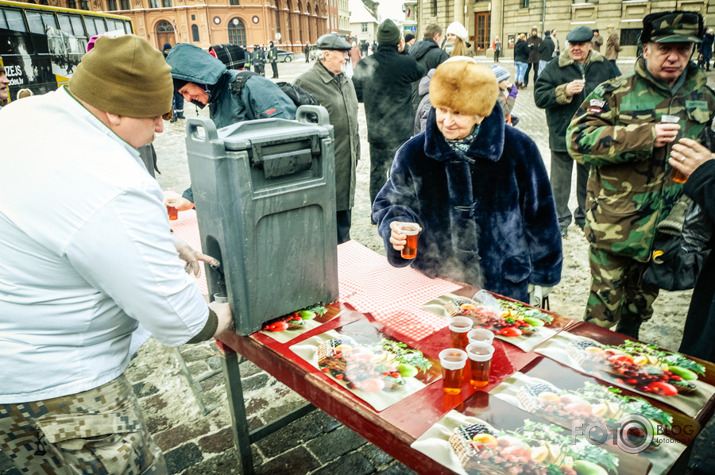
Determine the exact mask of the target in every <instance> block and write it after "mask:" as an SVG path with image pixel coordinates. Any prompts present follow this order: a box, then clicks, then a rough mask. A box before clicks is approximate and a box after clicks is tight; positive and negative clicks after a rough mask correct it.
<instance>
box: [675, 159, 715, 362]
mask: <svg viewBox="0 0 715 475" xmlns="http://www.w3.org/2000/svg"><path fill="white" fill-rule="evenodd" d="M683 192H684V193H685V194H686V195H688V196H689V197H690V198H691V199H692V200H693V201H694V202H696V203H697V204H699V205H700V206H701V207H702V209H703V210H704V211H705V214H706V215H707V216H708V218H709V219H710V223H715V160H709V161H707V162H705V163H703V164H702V165H700V166H699V167H698V168H697V170H695V171H694V172H693V174H692V175H690V178H689V179H688V181H687V182H686V183H685V186H684V188H683ZM712 232H713V236H715V229H713V231H712ZM711 244H712V240H711ZM714 334H715V252H710V256H708V259H707V261H705V267H703V270H702V271H701V272H700V277H699V278H698V283H697V284H696V285H695V290H694V291H693V297H692V300H691V301H690V310H689V311H688V318H687V320H686V321H685V331H684V332H683V342H682V343H681V344H680V351H681V352H683V353H686V354H688V355H691V356H696V357H698V358H702V359H704V360H707V361H715V345H713V341H712V338H713V335H714Z"/></svg>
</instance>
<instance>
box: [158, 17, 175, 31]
mask: <svg viewBox="0 0 715 475" xmlns="http://www.w3.org/2000/svg"><path fill="white" fill-rule="evenodd" d="M156 32H157V33H173V32H174V27H173V26H171V23H169V22H168V21H166V20H164V21H162V22H161V23H159V24H158V25H156Z"/></svg>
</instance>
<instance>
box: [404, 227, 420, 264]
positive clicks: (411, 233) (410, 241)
mask: <svg viewBox="0 0 715 475" xmlns="http://www.w3.org/2000/svg"><path fill="white" fill-rule="evenodd" d="M400 234H404V235H405V236H406V237H407V243H406V244H405V247H403V248H402V252H401V254H400V255H401V256H402V258H403V259H414V258H415V257H417V238H419V236H420V226H419V225H418V224H417V223H402V224H400Z"/></svg>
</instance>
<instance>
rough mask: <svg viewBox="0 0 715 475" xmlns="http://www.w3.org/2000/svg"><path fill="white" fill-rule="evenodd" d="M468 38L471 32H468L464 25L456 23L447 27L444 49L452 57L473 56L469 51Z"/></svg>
mask: <svg viewBox="0 0 715 475" xmlns="http://www.w3.org/2000/svg"><path fill="white" fill-rule="evenodd" d="M468 38H469V32H467V29H466V28H465V27H464V25H462V24H461V23H459V22H458V21H455V22H453V23H451V24H450V25H449V26H448V27H447V36H446V37H445V43H444V45H443V46H442V48H443V49H444V50H445V51H446V52H447V54H449V55H450V56H473V53H472V52H471V51H470V50H469V43H468V42H467V39H468Z"/></svg>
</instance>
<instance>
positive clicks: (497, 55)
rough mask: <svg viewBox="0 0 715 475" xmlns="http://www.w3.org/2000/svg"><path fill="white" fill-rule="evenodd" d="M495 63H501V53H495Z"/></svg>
mask: <svg viewBox="0 0 715 475" xmlns="http://www.w3.org/2000/svg"><path fill="white" fill-rule="evenodd" d="M494 62H495V63H498V62H499V51H495V52H494Z"/></svg>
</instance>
